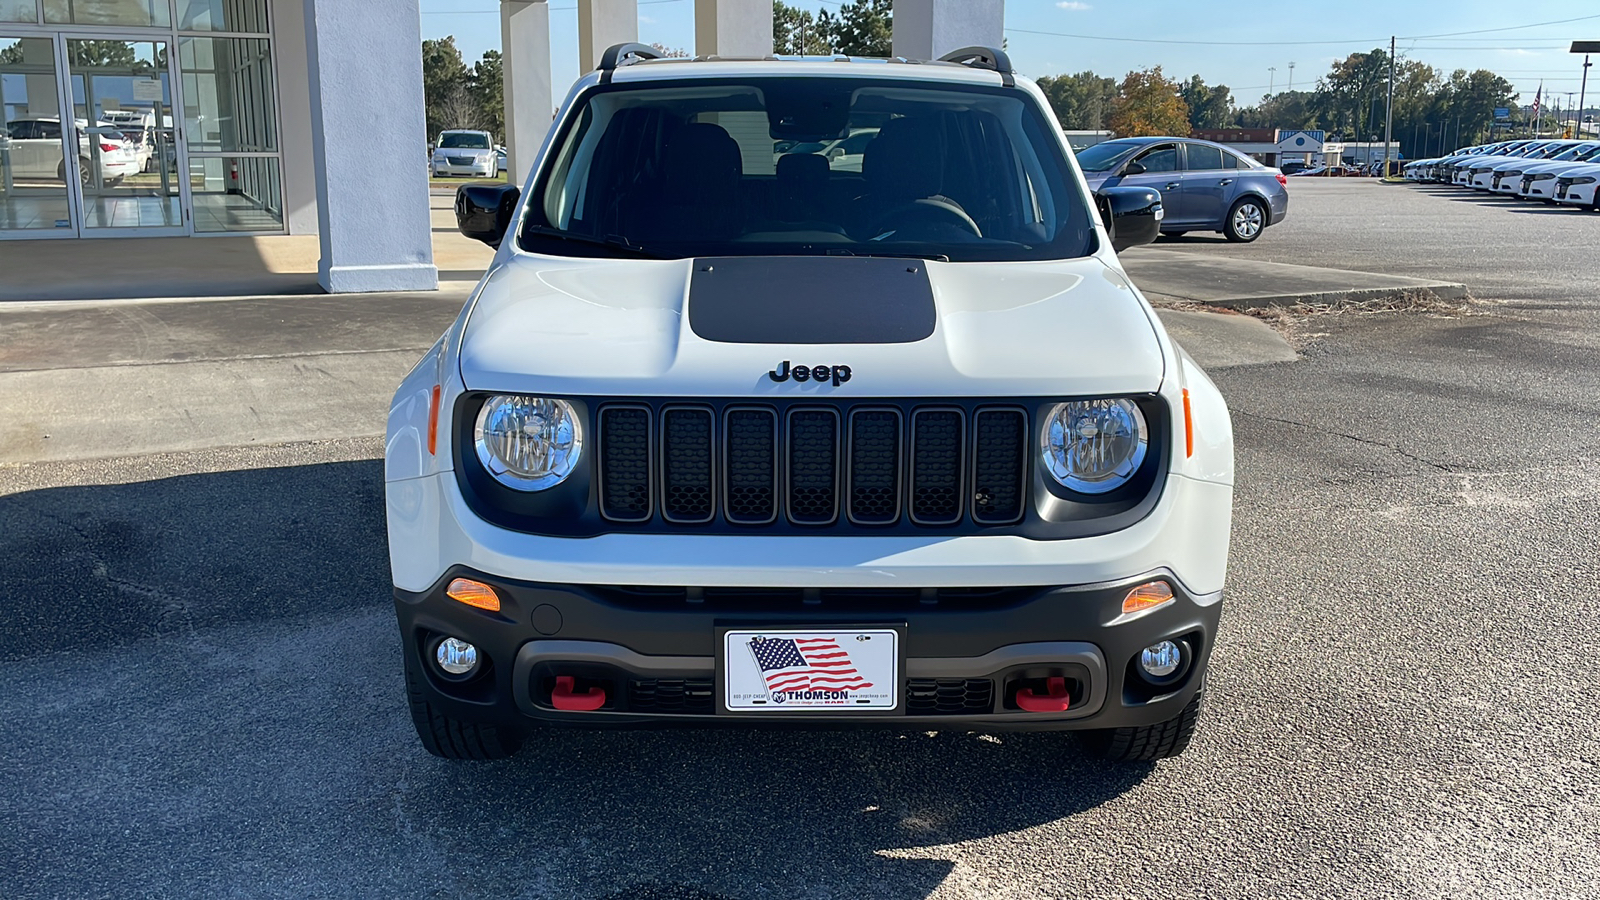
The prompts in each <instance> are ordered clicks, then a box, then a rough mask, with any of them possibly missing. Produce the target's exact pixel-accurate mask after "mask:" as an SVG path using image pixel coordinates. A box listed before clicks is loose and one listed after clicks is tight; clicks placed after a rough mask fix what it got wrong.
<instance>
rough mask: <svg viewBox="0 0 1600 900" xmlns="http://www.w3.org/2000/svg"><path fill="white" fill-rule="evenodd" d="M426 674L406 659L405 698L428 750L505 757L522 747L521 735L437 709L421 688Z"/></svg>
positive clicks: (481, 757) (462, 755)
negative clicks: (462, 718) (451, 716)
mask: <svg viewBox="0 0 1600 900" xmlns="http://www.w3.org/2000/svg"><path fill="white" fill-rule="evenodd" d="M422 678H423V675H422V674H421V673H419V672H417V671H415V670H414V669H413V668H412V665H411V662H410V660H407V661H406V700H407V701H409V703H410V706H411V724H413V725H415V726H416V729H417V737H418V738H419V739H421V741H422V746H423V747H424V748H426V749H427V751H428V752H429V753H432V754H433V755H434V756H438V757H441V758H443V759H478V760H486V759H506V758H508V757H510V756H511V755H512V754H514V753H516V752H517V750H518V749H519V748H520V747H521V746H522V735H521V734H519V733H517V732H513V731H509V730H507V729H504V728H497V727H495V726H493V725H483V724H480V723H477V722H463V721H461V720H460V719H452V718H450V717H449V716H447V715H445V714H444V713H441V712H440V711H439V710H437V709H435V708H434V706H433V704H431V703H429V702H428V700H427V697H426V695H425V694H424V693H423V691H422Z"/></svg>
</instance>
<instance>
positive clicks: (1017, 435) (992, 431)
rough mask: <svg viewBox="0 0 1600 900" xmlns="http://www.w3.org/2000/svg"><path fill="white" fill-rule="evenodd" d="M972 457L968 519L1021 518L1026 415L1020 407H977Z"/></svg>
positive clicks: (996, 520) (988, 521) (999, 521)
mask: <svg viewBox="0 0 1600 900" xmlns="http://www.w3.org/2000/svg"><path fill="white" fill-rule="evenodd" d="M972 431H973V434H974V435H975V436H976V440H975V441H974V449H973V454H972V457H973V461H972V519H973V521H975V522H982V523H984V524H986V525H1004V524H1008V523H1011V522H1015V521H1017V520H1018V519H1020V518H1022V493H1023V490H1024V485H1023V478H1024V476H1025V475H1026V474H1027V469H1028V456H1027V433H1028V417H1027V414H1026V413H1024V412H1023V411H1022V410H1020V409H985V410H979V411H978V414H977V415H976V416H974V417H973V423H972Z"/></svg>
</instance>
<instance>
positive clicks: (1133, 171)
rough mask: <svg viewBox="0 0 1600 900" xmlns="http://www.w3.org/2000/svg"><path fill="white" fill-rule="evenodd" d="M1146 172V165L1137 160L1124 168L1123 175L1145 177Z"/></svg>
mask: <svg viewBox="0 0 1600 900" xmlns="http://www.w3.org/2000/svg"><path fill="white" fill-rule="evenodd" d="M1144 172H1145V169H1144V163H1142V162H1139V161H1138V160H1137V159H1136V160H1134V161H1132V162H1130V163H1128V164H1127V165H1125V166H1123V167H1122V174H1124V175H1143V174H1144Z"/></svg>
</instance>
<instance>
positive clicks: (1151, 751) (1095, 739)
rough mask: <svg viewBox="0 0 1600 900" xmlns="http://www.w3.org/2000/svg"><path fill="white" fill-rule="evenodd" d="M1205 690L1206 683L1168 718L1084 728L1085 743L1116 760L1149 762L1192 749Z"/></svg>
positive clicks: (1100, 755) (1102, 755) (1104, 756)
mask: <svg viewBox="0 0 1600 900" xmlns="http://www.w3.org/2000/svg"><path fill="white" fill-rule="evenodd" d="M1205 693H1206V690H1205V687H1204V686H1203V685H1202V686H1201V688H1200V690H1199V691H1198V692H1197V693H1196V694H1195V695H1194V699H1193V700H1190V701H1189V705H1188V706H1185V707H1184V708H1183V712H1181V713H1178V714H1177V715H1176V716H1174V717H1172V718H1170V719H1168V720H1167V721H1165V722H1157V723H1156V724H1154V725H1137V726H1132V727H1128V728H1105V729H1101V730H1099V731H1087V732H1084V735H1083V742H1084V745H1085V747H1086V748H1087V749H1088V750H1089V752H1090V753H1093V754H1094V755H1095V756H1098V757H1100V758H1102V759H1108V760H1111V761H1113V762H1147V761H1153V760H1158V759H1171V758H1173V757H1174V756H1178V755H1179V754H1181V753H1183V751H1184V750H1186V749H1188V747H1189V740H1190V738H1193V737H1194V730H1195V726H1196V725H1197V724H1198V723H1199V721H1200V702H1201V699H1202V698H1203V697H1205Z"/></svg>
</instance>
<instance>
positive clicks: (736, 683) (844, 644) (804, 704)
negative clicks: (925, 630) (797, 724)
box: [715, 622, 906, 718]
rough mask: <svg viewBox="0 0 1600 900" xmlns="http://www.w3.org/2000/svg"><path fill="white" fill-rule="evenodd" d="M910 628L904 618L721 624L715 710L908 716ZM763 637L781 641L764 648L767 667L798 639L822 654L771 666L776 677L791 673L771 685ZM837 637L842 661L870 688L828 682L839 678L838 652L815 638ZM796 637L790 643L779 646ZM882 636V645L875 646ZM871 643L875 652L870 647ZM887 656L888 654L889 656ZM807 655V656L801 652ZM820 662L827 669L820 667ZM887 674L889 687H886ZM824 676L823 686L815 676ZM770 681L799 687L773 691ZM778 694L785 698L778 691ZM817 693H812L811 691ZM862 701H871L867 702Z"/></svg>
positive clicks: (753, 713)
mask: <svg viewBox="0 0 1600 900" xmlns="http://www.w3.org/2000/svg"><path fill="white" fill-rule="evenodd" d="M905 632H906V626H905V623H903V622H896V623H878V622H873V623H850V624H843V625H836V624H828V625H815V626H811V625H807V626H797V625H794V624H790V623H783V624H759V625H750V624H746V623H739V624H726V625H724V624H719V625H718V626H717V628H716V638H717V651H716V657H715V659H716V685H717V713H718V714H721V715H733V716H750V717H754V718H762V717H776V716H841V715H843V716H848V717H850V718H870V717H873V716H895V715H904V713H905V703H906V700H905V690H904V685H905V663H906V660H905ZM758 638H759V639H764V640H771V641H776V642H780V643H778V644H774V645H772V646H771V647H769V649H768V650H766V651H764V652H765V654H766V658H767V660H768V663H769V664H773V663H777V662H781V661H782V660H783V656H784V654H785V653H788V652H789V650H790V649H792V650H794V651H796V652H798V651H799V646H800V645H799V642H801V641H810V642H813V643H809V644H807V647H808V648H809V649H813V650H815V649H819V648H820V649H823V650H824V651H825V653H824V654H815V653H814V654H813V657H814V658H813V659H812V660H809V661H808V662H807V664H806V665H805V666H804V667H800V666H789V667H776V668H773V669H769V670H767V671H768V672H771V673H773V674H774V676H775V677H777V676H783V675H790V676H792V677H789V679H788V680H787V681H773V682H769V681H768V680H767V678H766V677H765V676H764V675H763V670H762V669H761V667H760V666H761V664H760V663H759V662H758V661H757V657H756V655H755V650H754V649H753V648H752V645H751V641H752V640H754V639H758ZM829 639H831V640H833V641H834V642H835V643H836V644H837V645H838V650H839V651H840V652H843V653H844V654H845V657H844V660H845V662H847V663H848V667H849V668H850V669H852V670H854V673H855V674H856V675H857V676H859V680H863V681H867V682H869V683H870V684H871V687H870V688H857V687H853V686H851V685H849V684H848V683H843V684H844V686H845V687H847V688H848V689H846V690H836V689H833V688H832V687H831V686H830V685H829V684H828V683H827V682H838V681H840V678H841V676H839V675H838V674H837V668H838V666H837V660H838V657H835V656H833V655H832V651H831V650H829V649H828V648H826V646H825V645H823V644H820V643H815V642H816V641H822V640H829ZM784 641H795V642H796V644H795V646H794V647H793V648H788V647H785V646H783V645H782V643H781V642H784ZM874 641H877V642H880V643H876V644H874V643H873V642H874ZM869 646H870V649H868V647H869ZM886 655H887V658H885V656H886ZM802 656H803V654H802ZM815 663H822V664H824V665H825V666H826V668H824V667H823V666H819V665H815ZM885 676H887V682H888V683H887V685H885V684H883V681H884V680H885ZM813 677H816V678H822V679H825V682H824V683H822V684H815V683H811V681H810V679H811V678H813ZM769 684H776V685H778V686H780V687H783V686H785V685H794V687H791V688H789V689H787V690H783V691H773V690H770V689H769ZM780 695H781V696H780ZM812 695H815V696H812ZM863 700H865V701H866V702H862V701H863Z"/></svg>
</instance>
